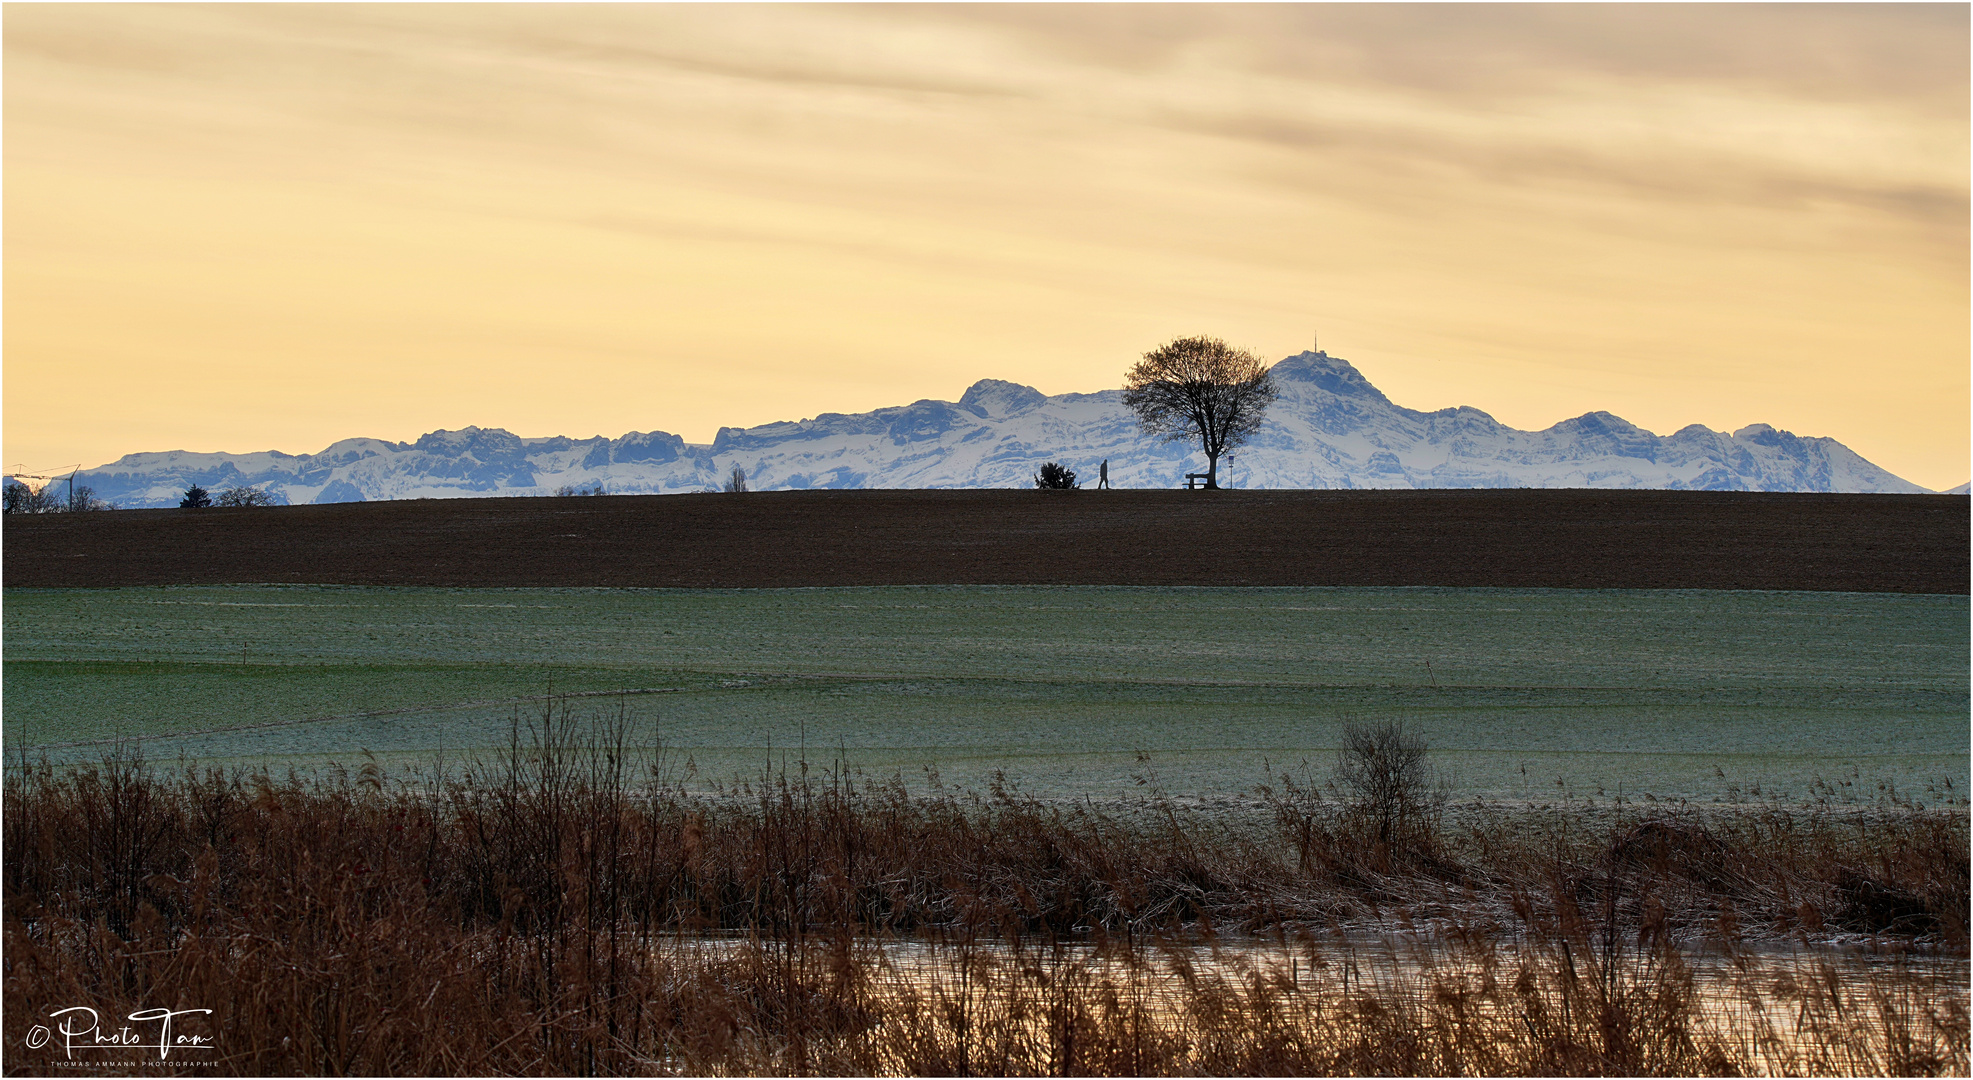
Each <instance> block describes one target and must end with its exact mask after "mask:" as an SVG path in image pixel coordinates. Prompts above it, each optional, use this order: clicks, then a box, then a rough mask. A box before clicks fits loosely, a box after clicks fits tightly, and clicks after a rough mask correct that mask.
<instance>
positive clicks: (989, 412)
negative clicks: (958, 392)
mask: <svg viewBox="0 0 1973 1080" xmlns="http://www.w3.org/2000/svg"><path fill="white" fill-rule="evenodd" d="M1047 400H1048V395H1046V394H1043V393H1042V392H1041V391H1039V390H1036V389H1035V388H1034V387H1032V386H1022V385H1021V384H1020V383H1014V382H1007V381H1005V380H1003V379H981V380H980V381H979V382H976V383H974V384H973V385H971V386H969V387H967V388H966V393H965V394H964V395H963V396H961V397H960V399H959V407H960V408H962V409H966V410H968V411H970V412H972V413H973V415H975V416H978V417H981V418H983V419H984V418H992V419H995V420H999V419H1004V418H1006V417H1009V416H1016V415H1019V414H1020V413H1024V412H1027V411H1028V410H1029V409H1032V408H1034V407H1035V406H1037V405H1039V404H1041V403H1042V402H1044V401H1047Z"/></svg>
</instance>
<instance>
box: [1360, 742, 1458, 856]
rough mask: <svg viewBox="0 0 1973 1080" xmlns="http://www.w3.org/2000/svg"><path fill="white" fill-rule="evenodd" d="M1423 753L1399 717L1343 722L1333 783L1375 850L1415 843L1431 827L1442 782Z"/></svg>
mask: <svg viewBox="0 0 1973 1080" xmlns="http://www.w3.org/2000/svg"><path fill="white" fill-rule="evenodd" d="M1429 753H1430V748H1429V747H1427V746H1426V745H1425V740H1424V739H1422V738H1420V737H1419V736H1418V735H1416V734H1414V733H1412V732H1408V731H1406V730H1405V729H1404V721H1402V720H1392V721H1389V722H1386V723H1380V724H1358V723H1347V724H1344V725H1343V747H1342V749H1341V750H1338V751H1337V752H1336V786H1337V788H1338V789H1340V790H1341V791H1342V793H1343V796H1344V798H1345V800H1346V805H1347V808H1348V811H1349V812H1350V813H1351V814H1352V815H1353V816H1355V817H1356V818H1357V820H1358V822H1359V823H1360V824H1361V825H1363V826H1364V827H1365V829H1366V830H1367V832H1368V833H1369V835H1370V836H1371V837H1372V838H1373V839H1374V841H1375V843H1376V844H1377V846H1378V847H1379V848H1380V849H1384V850H1387V851H1388V850H1390V849H1392V848H1397V847H1403V846H1406V845H1416V844H1418V843H1420V842H1422V841H1423V840H1424V839H1425V838H1427V837H1429V836H1430V835H1431V833H1432V832H1433V831H1434V830H1435V829H1436V828H1437V826H1438V818H1439V813H1440V811H1441V810H1443V808H1444V806H1445V785H1444V783H1443V782H1442V781H1441V779H1440V777H1439V776H1438V772H1437V770H1435V769H1434V768H1433V767H1432V764H1431V762H1430V761H1429V760H1427V755H1428V754H1429Z"/></svg>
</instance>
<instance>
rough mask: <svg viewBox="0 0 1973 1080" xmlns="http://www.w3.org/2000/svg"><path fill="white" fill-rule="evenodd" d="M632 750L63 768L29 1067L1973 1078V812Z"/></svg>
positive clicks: (11, 1002) (536, 727) (8, 975)
mask: <svg viewBox="0 0 1973 1080" xmlns="http://www.w3.org/2000/svg"><path fill="white" fill-rule="evenodd" d="M632 727H633V725H632V722H631V720H630V718H629V717H628V716H627V715H625V714H623V713H619V714H617V715H616V716H614V717H605V718H601V719H589V720H583V721H578V720H576V719H574V718H572V717H571V716H570V715H569V713H568V711H567V708H566V704H565V703H564V704H563V705H560V706H557V705H551V706H549V707H548V708H547V709H546V710H545V711H544V713H543V714H542V715H541V716H539V717H537V718H535V719H534V721H533V722H532V723H528V724H522V723H521V722H519V721H518V720H517V722H516V725H515V729H514V736H513V739H512V741H511V744H510V746H509V748H508V751H507V752H506V753H505V754H504V755H502V756H501V757H500V758H499V759H498V760H496V761H493V762H490V763H474V764H473V765H472V766H470V767H468V768H465V769H463V770H461V771H459V772H458V773H457V774H456V775H450V776H447V775H445V774H444V773H442V772H439V771H437V770H434V771H433V772H432V773H427V774H423V775H422V776H420V777H418V778H416V779H412V780H409V781H393V780H391V779H390V778H387V777H386V776H385V775H384V774H383V772H382V771H381V770H380V769H378V768H377V767H376V766H375V765H374V763H370V764H365V765H363V766H362V767H360V768H358V769H357V770H356V771H355V772H354V773H349V772H342V771H337V772H333V773H331V774H329V775H327V776H315V777H311V778H304V777H301V776H297V775H294V774H290V775H289V776H288V777H287V778H285V779H282V780H278V781H277V780H275V779H272V778H269V777H267V776H261V775H250V776H242V775H237V774H228V773H223V772H220V771H216V770H205V771H200V770H196V769H193V768H191V767H182V766H181V767H180V769H179V770H177V771H175V772H172V773H170V774H161V773H160V772H159V771H158V770H157V768H156V767H154V766H152V765H150V764H147V763H146V762H144V761H143V760H142V759H141V758H140V757H138V756H136V755H134V754H130V753H117V754H113V755H111V756H110V757H108V758H107V759H106V760H104V761H103V763H102V764H101V765H100V766H98V767H94V768H88V769H81V770H74V771H67V772H60V771H56V770H53V769H50V768H48V767H46V766H40V767H33V768H26V769H23V770H21V771H20V772H19V773H18V774H17V775H15V776H13V777H11V778H10V779H9V780H8V782H7V785H6V791H5V800H6V806H5V811H6V813H5V834H6V835H5V842H6V858H5V867H4V882H5V899H4V905H5V912H4V924H5V945H6V948H5V959H4V965H5V985H4V1005H5V1010H6V1015H7V1018H8V1021H7V1023H8V1028H9V1030H8V1031H7V1032H6V1042H5V1046H6V1054H5V1066H6V1068H7V1069H8V1071H10V1072H25V1073H36V1072H54V1071H58V1069H60V1068H61V1067H62V1066H60V1065H59V1064H58V1060H59V1059H60V1058H61V1057H62V1053H61V1049H60V1047H59V1045H56V1046H50V1047H44V1048H41V1049H39V1050H35V1049H29V1048H27V1046H26V1045H25V1044H24V1043H23V1041H22V1031H21V1029H22V1027H23V1025H25V1024H28V1023H31V1022H35V1021H36V1020H37V1018H44V1017H46V1016H47V1014H48V1013H50V1012H51V1011H52V1010H55V1009H59V1008H63V1007H67V1006H71V1005H78V1004H86V1005H89V1006H90V1007H92V1008H95V1009H97V1010H98V1011H99V1012H100V1013H101V1014H103V1015H104V1016H106V1017H119V1018H120V1017H122V1016H125V1015H127V1014H128V1013H130V1012H131V1011H134V1010H137V1009H141V1008H146V1007H153V1008H155V1007H166V1008H174V1009H190V1008H201V1009H211V1010H213V1012H212V1013H211V1014H210V1016H209V1017H205V1018H204V1021H203V1023H204V1027H203V1028H202V1029H201V1030H202V1031H204V1032H205V1033H207V1034H209V1035H210V1036H211V1037H212V1039H213V1041H214V1046H215V1049H213V1050H211V1051H208V1052H204V1053H202V1054H192V1053H189V1052H188V1053H186V1054H184V1055H181V1056H176V1057H174V1058H172V1059H171V1060H170V1061H168V1062H158V1061H155V1060H154V1061H151V1062H149V1063H148V1066H146V1065H145V1064H144V1063H143V1062H141V1061H138V1060H137V1056H138V1055H133V1054H128V1053H126V1054H125V1055H123V1056H114V1055H111V1056H105V1055H104V1054H103V1053H102V1052H98V1053H97V1055H96V1057H95V1059H94V1060H96V1061H97V1062H98V1063H99V1066H98V1067H99V1068H108V1069H109V1070H110V1071H138V1069H140V1068H142V1069H143V1071H146V1072H155V1071H158V1069H159V1068H160V1067H162V1068H163V1069H164V1071H186V1072H219V1073H233V1074H307V1075H344V1074H352V1073H356V1074H372V1075H380V1074H381V1075H408V1074H433V1073H437V1074H492V1073H521V1074H571V1075H572V1074H584V1075H590V1074H600V1073H608V1074H641V1073H658V1074H662V1073H687V1074H736V1073H747V1074H756V1073H782V1074H796V1073H799V1074H808V1073H852V1074H879V1073H881V1074H907V1075H908V1074H1010V1073H1011V1074H1030V1075H1038V1074H1043V1073H1049V1074H1062V1075H1067V1074H1132V1075H1152V1074H1168V1073H1201V1072H1203V1073H1217V1074H1235V1075H1243V1074H1265V1075H1296V1074H1339V1073H1350V1074H1357V1073H1396V1074H1454V1073H1484V1074H1605V1073H1625V1074H1694V1073H1709V1074H1728V1073H1747V1072H1791V1073H1811V1074H1845V1073H1847V1074H1861V1073H1899V1074H1927V1073H1964V1072H1965V1071H1966V1070H1967V1068H1968V1051H1967V1030H1968V1022H1967V1001H1966V988H1965V985H1964V975H1963V972H1964V970H1965V969H1964V966H1963V964H1959V965H1958V966H1954V964H1955V963H1956V962H1957V961H1954V962H1952V963H1946V964H1945V966H1943V967H1941V966H1939V965H1940V963H1941V962H1940V961H1938V960H1936V959H1930V958H1928V957H1932V956H1947V957H1953V958H1961V957H1964V955H1965V951H1966V943H1967V830H1966V817H1965V815H1964V813H1961V812H1958V811H1948V812H1934V811H1921V810H1919V809H1917V808H1916V807H1914V806H1911V805H1907V804H1897V805H1892V804H1883V805H1879V806H1877V807H1876V808H1875V809H1874V810H1873V811H1872V812H1869V813H1863V812H1850V811H1838V810H1833V809H1828V808H1815V807H1811V808H1795V809H1790V808H1784V807H1781V806H1780V805H1778V804H1773V805H1768V806H1765V807H1759V808H1754V809H1743V810H1740V811H1737V812H1734V813H1729V814H1719V815H1714V816H1712V817H1709V818H1705V819H1701V818H1700V817H1698V815H1697V814H1696V813H1690V812H1688V813H1683V814H1666V813H1663V812H1661V811H1657V810H1654V811H1653V812H1651V813H1649V814H1646V813H1642V812H1637V811H1635V810H1634V811H1633V812H1632V813H1630V814H1629V815H1628V816H1626V815H1624V814H1621V813H1620V814H1618V815H1616V816H1615V817H1614V818H1612V819H1611V820H1610V821H1608V822H1606V823H1605V827H1601V828H1598V829H1594V830H1592V829H1589V828H1586V827H1583V826H1581V825H1580V823H1579V821H1578V823H1577V824H1576V826H1575V827H1573V828H1571V827H1570V824H1569V820H1568V819H1564V818H1561V817H1550V818H1541V819H1537V818H1531V817H1529V816H1528V815H1526V814H1517V813H1511V812H1506V811H1502V812H1499V813H1495V814H1492V815H1490V816H1489V815H1486V814H1482V815H1480V816H1478V817H1473V816H1471V815H1469V816H1468V817H1467V818H1465V819H1463V824H1462V825H1460V826H1459V827H1456V828H1455V827H1451V826H1446V825H1440V826H1439V827H1437V828H1436V829H1434V830H1430V831H1412V832H1407V833H1404V834H1403V835H1402V836H1397V837H1395V838H1394V836H1393V834H1392V833H1391V831H1390V830H1389V829H1388V828H1383V829H1377V828H1374V827H1372V826H1370V825H1368V824H1367V823H1366V822H1364V821H1362V820H1359V819H1357V818H1355V817H1353V816H1352V814H1351V813H1350V812H1348V810H1347V809H1345V808H1339V807H1336V806H1335V805H1334V803H1333V800H1325V798H1324V797H1323V796H1322V794H1321V793H1320V792H1319V791H1318V790H1317V789H1316V788H1315V787H1314V786H1313V785H1311V784H1309V783H1307V782H1299V783H1298V782H1296V781H1294V780H1293V779H1291V778H1286V777H1274V778H1272V779H1271V780H1270V782H1269V783H1268V784H1267V785H1264V786H1263V788H1262V789H1261V794H1262V797H1263V798H1264V800H1265V801H1266V805H1267V806H1268V807H1269V808H1270V810H1271V811H1272V818H1273V821H1272V824H1271V826H1270V828H1269V829H1268V830H1266V831H1264V832H1261V833H1254V832H1252V831H1242V830H1240V829H1236V828H1232V827H1229V826H1225V825H1223V824H1216V823H1214V822H1213V821H1210V820H1206V819H1202V818H1198V817H1197V816H1195V815H1189V814H1186V813H1184V812H1183V811H1181V810H1179V809H1178V808H1177V807H1176V806H1174V805H1173V804H1172V803H1171V802H1170V800H1165V799H1162V798H1161V797H1154V798H1152V799H1151V800H1150V801H1148V802H1147V803H1146V804H1145V806H1144V808H1143V809H1144V810H1145V811H1146V812H1145V813H1141V814H1138V815H1136V816H1129V815H1120V814H1117V813H1110V812H1104V811H1100V810H1098V809H1097V808H1096V807H1094V806H1092V805H1090V804H1088V803H1084V804H1081V805H1074V804H1061V805H1058V804H1050V803H1046V802H1043V801H1041V800H1037V799H1034V798H1030V797H1026V796H1022V795H1019V794H1018V793H1015V792H1013V791H1010V790H1008V789H1007V788H1006V787H1005V786H1004V785H995V787H994V788H993V790H991V791H988V792H985V793H978V794H961V793H947V792H940V793H936V794H933V795H930V796H925V795H917V796H914V795H911V794H908V793H907V791H906V790H905V787H904V785H903V784H902V783H901V782H900V781H898V780H896V779H895V778H893V779H892V780H890V781H887V782H880V783H876V784H867V783H865V782H864V781H863V780H862V779H861V778H860V777H858V776H856V775H855V774H853V773H850V772H847V771H845V770H843V769H840V768H836V769H830V770H827V771H823V772H811V771H810V769H809V767H808V766H807V765H806V764H804V763H800V762H797V763H796V764H795V765H794V766H793V768H792V770H789V769H783V770H781V771H779V772H778V773H774V774H769V773H765V772H764V773H763V774H762V776H761V777H760V778H759V780H758V781H757V782H755V783H753V784H750V785H746V786H744V787H742V788H741V789H738V790H732V791H727V792H724V793H723V794H721V795H719V796H705V795H693V794H688V793H686V792H685V791H684V790H682V789H681V788H680V787H679V786H678V785H677V784H676V783H674V782H673V778H672V777H671V776H670V775H669V774H668V771H667V769H666V762H665V759H664V756H663V754H662V753H661V752H657V753H645V752H639V751H637V750H635V749H634V748H633V747H634V745H635V744H636V743H638V742H639V741H640V740H639V739H637V738H635V737H634V736H635V735H636V734H637V733H635V732H633V730H632ZM1832 938H1846V939H1847V940H1849V941H1850V942H1852V943H1856V944H1868V945H1870V946H1871V947H1872V948H1874V949H1875V950H1876V952H1877V953H1879V954H1886V955H1888V958H1887V959H1883V960H1872V961H1868V962H1866V961H1863V960H1845V959H1844V958H1843V957H1842V956H1841V955H1839V954H1834V953H1830V952H1828V951H1827V950H1826V949H1821V948H1816V947H1814V946H1815V945H1816V943H1819V942H1827V941H1828V940H1830V939H1832ZM1791 942H1792V943H1793V944H1792V945H1790V944H1789V943H1791ZM1784 948H1786V949H1792V950H1793V951H1792V952H1787V951H1783V952H1777V951H1776V950H1777V949H1784ZM1955 972H1957V973H1958V974H1957V975H1955V974H1954V973H1955ZM1941 973H1943V974H1941ZM43 1022H45V1021H43ZM187 1023H188V1024H190V1023H191V1021H190V1020H188V1021H187ZM126 1066H127V1067H126Z"/></svg>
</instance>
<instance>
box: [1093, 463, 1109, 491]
mask: <svg viewBox="0 0 1973 1080" xmlns="http://www.w3.org/2000/svg"><path fill="white" fill-rule="evenodd" d="M1109 486H1110V459H1109V458H1104V459H1103V464H1101V465H1098V466H1097V467H1096V490H1098V491H1101V490H1103V489H1104V488H1106V487H1109Z"/></svg>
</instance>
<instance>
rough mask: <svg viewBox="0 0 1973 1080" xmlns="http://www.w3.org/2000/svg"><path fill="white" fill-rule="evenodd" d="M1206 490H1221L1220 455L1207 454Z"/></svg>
mask: <svg viewBox="0 0 1973 1080" xmlns="http://www.w3.org/2000/svg"><path fill="white" fill-rule="evenodd" d="M1206 490H1207V491H1218V490H1219V455H1218V454H1207V455H1206Z"/></svg>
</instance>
